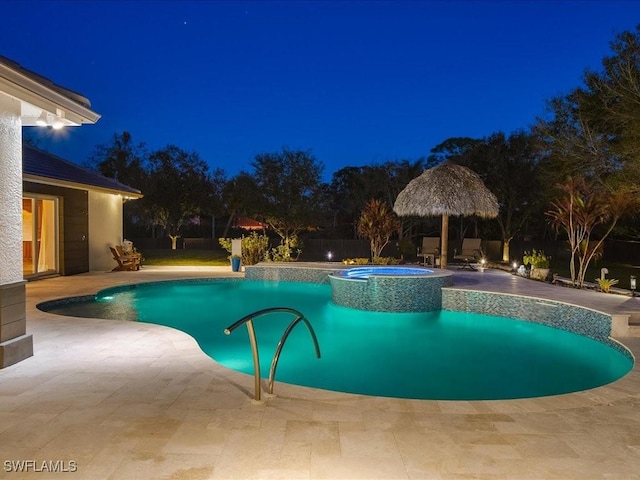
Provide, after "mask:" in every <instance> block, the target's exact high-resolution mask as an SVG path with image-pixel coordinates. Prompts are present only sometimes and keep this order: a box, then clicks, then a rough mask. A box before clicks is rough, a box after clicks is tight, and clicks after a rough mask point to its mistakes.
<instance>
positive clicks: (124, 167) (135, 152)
mask: <svg viewBox="0 0 640 480" xmlns="http://www.w3.org/2000/svg"><path fill="white" fill-rule="evenodd" d="M146 159H147V153H146V151H145V145H144V143H138V144H134V143H133V138H132V137H131V134H130V133H129V132H127V131H124V132H122V133H121V134H117V133H114V134H113V139H112V143H111V144H101V145H98V146H96V148H95V151H94V153H93V155H92V156H91V158H90V159H89V161H88V162H87V163H88V165H87V166H89V167H90V168H93V169H96V170H97V171H98V172H100V173H101V174H102V175H104V176H105V177H109V178H113V179H114V180H117V181H118V182H120V183H124V184H125V185H129V186H130V187H134V188H137V189H140V190H141V189H142V188H143V186H144V184H145V180H146V176H147V175H146V172H145V167H146Z"/></svg>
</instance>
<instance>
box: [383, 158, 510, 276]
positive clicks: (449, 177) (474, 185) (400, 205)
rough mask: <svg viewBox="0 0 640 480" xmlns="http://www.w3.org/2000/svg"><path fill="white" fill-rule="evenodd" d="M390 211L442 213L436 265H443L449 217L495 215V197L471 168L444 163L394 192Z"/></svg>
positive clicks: (426, 215) (496, 207) (431, 214)
mask: <svg viewBox="0 0 640 480" xmlns="http://www.w3.org/2000/svg"><path fill="white" fill-rule="evenodd" d="M393 211H394V212H396V213H397V214H398V215H400V216H408V215H416V216H420V217H432V216H439V215H441V216H442V234H441V235H440V246H441V248H440V267H441V268H446V267H447V244H448V243H449V216H458V215H463V216H468V215H477V216H479V217H485V218H494V217H497V216H498V200H497V198H496V196H495V195H494V194H493V193H491V192H490V191H489V189H487V187H486V186H485V185H484V182H483V181H482V179H481V178H480V177H479V176H478V174H477V173H475V172H474V171H473V170H470V169H468V168H466V167H463V166H461V165H456V164H455V163H451V162H444V163H442V164H440V165H438V166H436V167H433V168H430V169H428V170H425V171H424V172H423V173H422V175H420V176H419V177H417V178H414V179H413V180H411V181H410V182H409V184H408V185H407V186H406V187H405V188H404V190H402V191H401V192H400V194H398V198H396V202H395V204H394V205H393Z"/></svg>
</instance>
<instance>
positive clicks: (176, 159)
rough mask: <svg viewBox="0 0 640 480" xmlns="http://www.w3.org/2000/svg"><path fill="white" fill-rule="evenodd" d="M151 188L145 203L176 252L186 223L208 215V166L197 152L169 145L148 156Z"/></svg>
mask: <svg viewBox="0 0 640 480" xmlns="http://www.w3.org/2000/svg"><path fill="white" fill-rule="evenodd" d="M149 164H150V168H149V187H148V191H147V193H146V194H145V196H144V198H143V200H144V202H145V205H146V206H147V211H148V212H149V214H150V216H151V218H152V220H153V222H154V224H156V225H160V226H161V227H162V228H163V230H164V231H165V233H166V234H167V235H168V236H169V237H170V238H171V248H172V249H174V250H175V248H176V244H177V240H178V238H179V237H180V232H181V229H182V227H183V225H184V223H185V222H186V221H187V220H189V219H190V218H192V217H194V216H196V215H199V214H202V213H205V212H206V211H207V208H208V207H209V204H210V202H211V192H212V190H214V186H213V184H212V179H211V177H210V176H209V172H208V166H207V164H206V163H205V162H204V161H203V160H201V159H200V157H199V156H198V154H196V153H187V152H185V151H184V150H181V149H180V148H178V147H176V146H174V145H168V146H167V147H165V148H164V149H163V150H158V151H156V152H154V153H152V154H151V155H150V156H149Z"/></svg>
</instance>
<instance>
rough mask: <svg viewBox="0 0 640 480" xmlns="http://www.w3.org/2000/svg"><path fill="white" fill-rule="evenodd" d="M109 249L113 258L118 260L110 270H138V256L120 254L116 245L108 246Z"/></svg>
mask: <svg viewBox="0 0 640 480" xmlns="http://www.w3.org/2000/svg"><path fill="white" fill-rule="evenodd" d="M109 250H111V254H112V255H113V259H114V260H115V261H116V262H118V265H117V266H116V267H115V268H114V269H113V270H111V271H112V272H118V271H133V270H140V257H139V256H134V255H120V252H119V251H118V247H116V248H114V247H109Z"/></svg>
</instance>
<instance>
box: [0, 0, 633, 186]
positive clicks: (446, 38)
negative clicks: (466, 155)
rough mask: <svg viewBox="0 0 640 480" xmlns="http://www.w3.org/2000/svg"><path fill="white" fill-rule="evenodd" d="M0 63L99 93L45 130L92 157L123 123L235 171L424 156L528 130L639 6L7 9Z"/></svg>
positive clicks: (83, 5) (151, 140) (46, 141)
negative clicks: (286, 155)
mask: <svg viewBox="0 0 640 480" xmlns="http://www.w3.org/2000/svg"><path fill="white" fill-rule="evenodd" d="M0 12H1V14H2V19H3V27H2V29H0V46H1V48H0V55H3V56H6V57H8V58H10V59H12V60H14V61H16V62H18V63H20V64H21V65H22V66H23V67H25V68H28V69H30V70H33V71H35V72H37V73H39V74H41V75H44V76H46V77H48V78H50V79H51V80H53V81H54V82H56V83H59V84H60V85H63V86H65V87H68V88H70V89H72V90H76V91H78V92H79V93H81V94H83V95H85V96H86V97H88V98H89V99H90V100H91V102H92V108H93V109H94V110H95V111H96V112H98V113H100V114H101V115H102V118H101V119H100V121H99V122H98V123H97V124H96V125H89V126H83V127H81V128H70V129H66V130H65V131H63V132H62V133H60V132H53V131H45V132H42V131H40V132H41V133H39V134H38V136H39V137H40V143H39V147H40V148H42V149H44V150H47V151H50V152H52V153H54V154H57V155H60V156H62V157H63V158H66V159H69V160H72V161H74V162H77V163H82V162H83V161H85V160H86V159H87V157H89V156H90V155H91V154H92V153H93V152H94V148H95V146H96V145H97V144H103V143H109V142H110V141H111V139H112V136H113V134H114V133H120V132H122V131H124V130H127V131H129V132H131V134H132V135H133V139H134V141H135V142H145V143H146V144H147V146H148V148H149V149H151V150H153V149H158V148H162V147H164V146H166V145H167V144H174V145H177V146H178V147H180V148H182V149H184V150H187V151H195V152H197V153H198V154H199V155H200V156H201V157H202V158H203V159H204V160H206V161H207V162H208V163H209V164H210V165H211V167H213V168H215V167H220V168H223V169H225V170H226V172H227V173H228V174H229V175H235V174H236V173H238V172H239V171H240V170H241V169H250V164H251V161H252V160H253V158H254V156H255V155H256V154H257V153H265V152H275V151H279V150H280V149H281V148H282V147H283V146H286V147H288V148H291V149H303V150H311V151H312V153H313V154H314V155H315V156H316V158H317V159H318V160H320V161H321V162H323V163H324V164H325V178H326V179H327V180H328V179H330V176H331V173H333V172H334V171H336V170H338V169H340V168H342V167H343V166H347V165H350V166H357V165H367V164H371V163H379V162H384V161H386V160H399V159H409V160H416V159H418V158H419V157H422V156H426V155H428V154H429V150H431V148H433V147H434V146H436V145H437V144H439V143H441V142H442V141H444V140H446V139H447V138H450V137H455V136H470V137H478V138H479V137H484V136H487V135H490V134H491V133H494V132H497V131H503V132H505V133H510V132H512V131H514V130H518V129H523V128H525V129H526V128H528V127H529V126H530V125H531V124H532V123H533V122H534V121H535V119H536V117H538V116H542V115H544V114H545V102H546V101H547V100H549V99H550V98H552V97H554V96H557V95H561V94H564V93H567V92H568V91H569V90H571V89H573V88H575V87H577V86H579V85H581V80H582V75H583V72H584V71H585V69H586V68H591V69H598V68H599V66H600V62H601V60H602V57H603V56H605V55H606V54H608V52H609V42H610V41H611V40H613V38H614V36H615V34H616V33H619V32H621V31H624V30H632V29H634V28H635V25H636V24H638V23H640V2H636V1H583V2H577V1H574V2H562V1H550V0H549V1H538V2H527V1H515V0H514V1H506V0H505V1H492V2H490V1H481V0H478V1H467V2H463V1H455V0H453V1H446V2H445V1H440V2H435V1H422V2H420V1H411V2H409V1H407V2H401V1H393V2H392V1H389V2H383V1H377V2H348V1H332V2H330V1H318V2H307V1H298V2H295V1H288V2H268V1H261V2H204V1H198V2H185V1H180V2H178V1H175V2H169V1H165V2H152V1H139V2H122V1H112V2H91V1H84V2H80V1H68V2H59V1H48V2H44V1H39V2H29V1H24V0H21V1H15V2H12V1H2V2H0Z"/></svg>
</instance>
